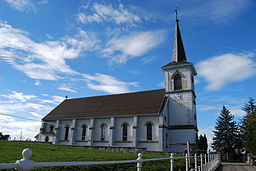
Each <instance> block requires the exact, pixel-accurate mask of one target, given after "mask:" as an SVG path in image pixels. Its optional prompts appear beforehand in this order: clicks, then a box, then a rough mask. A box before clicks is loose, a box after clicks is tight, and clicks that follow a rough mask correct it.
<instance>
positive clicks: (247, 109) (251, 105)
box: [242, 97, 256, 117]
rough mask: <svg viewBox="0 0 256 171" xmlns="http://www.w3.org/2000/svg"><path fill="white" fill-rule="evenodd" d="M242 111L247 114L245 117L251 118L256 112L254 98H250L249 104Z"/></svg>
mask: <svg viewBox="0 0 256 171" xmlns="http://www.w3.org/2000/svg"><path fill="white" fill-rule="evenodd" d="M242 110H243V111H245V112H246V116H245V117H249V116H250V115H251V114H252V113H253V112H255V111H256V102H255V100H254V99H253V98H252V97H249V100H248V102H247V103H245V104H244V106H243V107H242Z"/></svg>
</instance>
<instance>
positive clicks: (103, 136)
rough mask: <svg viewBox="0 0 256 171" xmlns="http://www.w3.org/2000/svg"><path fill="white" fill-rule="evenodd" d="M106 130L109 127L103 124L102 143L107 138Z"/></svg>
mask: <svg viewBox="0 0 256 171" xmlns="http://www.w3.org/2000/svg"><path fill="white" fill-rule="evenodd" d="M106 129H107V125H106V124H101V131H100V132H101V134H100V135H101V137H100V139H101V141H105V137H106Z"/></svg>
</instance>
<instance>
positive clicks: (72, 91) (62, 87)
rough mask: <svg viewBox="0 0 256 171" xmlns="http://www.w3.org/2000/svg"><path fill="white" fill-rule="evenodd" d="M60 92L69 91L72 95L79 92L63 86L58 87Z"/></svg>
mask: <svg viewBox="0 0 256 171" xmlns="http://www.w3.org/2000/svg"><path fill="white" fill-rule="evenodd" d="M58 89H59V90H63V91H68V92H71V93H76V92H77V91H76V90H74V89H72V88H70V87H68V86H61V87H58Z"/></svg>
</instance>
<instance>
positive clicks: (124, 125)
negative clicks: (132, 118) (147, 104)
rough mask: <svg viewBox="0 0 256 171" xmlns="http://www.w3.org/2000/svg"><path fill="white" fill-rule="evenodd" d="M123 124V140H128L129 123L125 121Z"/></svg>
mask: <svg viewBox="0 0 256 171" xmlns="http://www.w3.org/2000/svg"><path fill="white" fill-rule="evenodd" d="M122 126H123V141H127V135H128V124H127V123H124V124H123V125H122Z"/></svg>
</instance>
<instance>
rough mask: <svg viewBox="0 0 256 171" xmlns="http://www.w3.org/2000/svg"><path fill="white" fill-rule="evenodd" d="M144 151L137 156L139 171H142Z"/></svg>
mask: <svg viewBox="0 0 256 171" xmlns="http://www.w3.org/2000/svg"><path fill="white" fill-rule="evenodd" d="M141 157H142V153H139V154H138V158H137V171H142V169H141V168H142V158H141Z"/></svg>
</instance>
